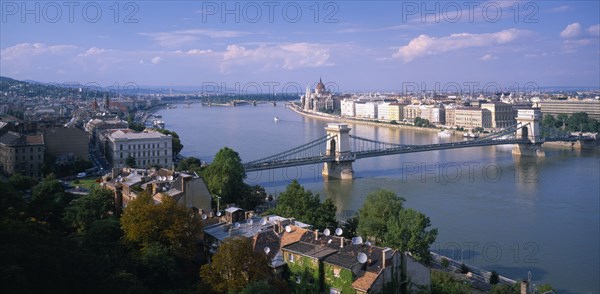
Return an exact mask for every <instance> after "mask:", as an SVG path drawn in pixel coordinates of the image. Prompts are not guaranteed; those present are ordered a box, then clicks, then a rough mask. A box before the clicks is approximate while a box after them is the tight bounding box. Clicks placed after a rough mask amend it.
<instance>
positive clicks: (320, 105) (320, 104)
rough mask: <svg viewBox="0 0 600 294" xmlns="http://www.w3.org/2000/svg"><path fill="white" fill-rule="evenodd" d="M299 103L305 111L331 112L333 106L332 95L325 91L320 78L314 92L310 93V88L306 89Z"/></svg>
mask: <svg viewBox="0 0 600 294" xmlns="http://www.w3.org/2000/svg"><path fill="white" fill-rule="evenodd" d="M300 103H301V105H302V108H303V109H304V110H306V111H310V110H312V111H322V110H326V111H333V110H334V106H335V103H334V98H333V94H332V93H330V92H329V91H327V89H326V88H325V84H323V81H322V80H321V79H320V78H319V82H318V83H317V85H316V86H315V91H314V92H311V90H310V86H307V87H306V93H305V94H304V95H303V96H302V97H300Z"/></svg>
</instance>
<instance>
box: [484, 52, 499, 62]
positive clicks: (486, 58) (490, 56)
mask: <svg viewBox="0 0 600 294" xmlns="http://www.w3.org/2000/svg"><path fill="white" fill-rule="evenodd" d="M494 59H498V57H497V56H494V55H492V54H486V55H483V56H482V57H481V60H482V61H490V60H494Z"/></svg>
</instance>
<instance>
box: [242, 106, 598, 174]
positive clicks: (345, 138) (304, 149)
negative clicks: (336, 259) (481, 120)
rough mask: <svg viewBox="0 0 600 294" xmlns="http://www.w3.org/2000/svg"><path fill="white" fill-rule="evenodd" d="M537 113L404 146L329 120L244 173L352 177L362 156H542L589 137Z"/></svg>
mask: <svg viewBox="0 0 600 294" xmlns="http://www.w3.org/2000/svg"><path fill="white" fill-rule="evenodd" d="M540 120H541V113H540V112H539V110H538V109H525V110H519V115H518V116H517V124H516V125H513V126H511V127H508V128H505V129H503V130H500V131H498V132H494V133H490V134H485V135H484V136H481V137H479V138H473V139H469V140H466V141H455V142H448V143H439V144H426V145H406V144H401V143H400V142H398V143H392V142H380V141H377V140H373V139H369V138H363V137H359V136H353V135H351V134H350V130H351V129H350V128H349V127H348V126H347V125H346V124H340V123H329V124H328V125H327V127H326V128H325V131H326V135H324V136H323V137H321V138H318V139H315V140H313V141H311V142H308V143H306V144H303V145H300V146H297V147H294V148H292V149H289V150H286V151H283V152H280V153H277V154H274V155H271V156H268V157H265V158H261V159H258V160H254V161H250V162H246V163H244V164H243V166H244V169H245V171H246V172H252V171H260V170H266V169H275V168H285V167H292V166H301V165H309V164H317V163H323V172H322V174H323V176H324V177H328V178H338V179H352V177H353V174H354V171H353V170H352V162H354V161H355V160H358V159H362V158H369V157H376V156H386V155H395V154H405V153H414V152H426V151H435V150H446V149H458V148H469V147H481V146H494V145H505V144H514V145H515V146H514V147H513V154H515V155H524V156H544V155H545V153H544V150H543V149H542V144H543V143H544V142H556V141H563V142H577V141H580V142H584V141H592V140H594V139H593V138H591V137H582V136H572V135H570V134H568V133H564V132H560V131H558V130H555V129H542V128H541V127H540Z"/></svg>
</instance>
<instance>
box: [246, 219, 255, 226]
mask: <svg viewBox="0 0 600 294" xmlns="http://www.w3.org/2000/svg"><path fill="white" fill-rule="evenodd" d="M246 223H248V224H249V225H253V224H254V221H253V220H252V219H251V218H249V219H248V220H247V221H246Z"/></svg>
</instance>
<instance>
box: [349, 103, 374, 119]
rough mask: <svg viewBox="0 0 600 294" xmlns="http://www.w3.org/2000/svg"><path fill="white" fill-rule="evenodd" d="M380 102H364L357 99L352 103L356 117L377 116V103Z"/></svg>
mask: <svg viewBox="0 0 600 294" xmlns="http://www.w3.org/2000/svg"><path fill="white" fill-rule="evenodd" d="M378 104H380V102H372V101H369V102H364V101H357V102H356V103H355V104H354V107H355V112H356V117H360V118H377V105H378Z"/></svg>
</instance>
